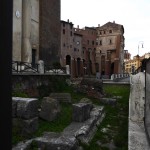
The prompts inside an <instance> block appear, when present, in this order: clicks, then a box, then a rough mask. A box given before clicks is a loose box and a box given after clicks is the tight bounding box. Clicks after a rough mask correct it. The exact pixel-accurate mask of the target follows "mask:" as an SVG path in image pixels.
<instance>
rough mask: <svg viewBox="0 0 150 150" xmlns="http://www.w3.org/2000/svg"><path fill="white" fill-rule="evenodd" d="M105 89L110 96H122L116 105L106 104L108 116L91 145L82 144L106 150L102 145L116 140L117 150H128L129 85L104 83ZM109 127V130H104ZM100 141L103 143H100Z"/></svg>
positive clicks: (91, 149)
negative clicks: (103, 130)
mask: <svg viewBox="0 0 150 150" xmlns="http://www.w3.org/2000/svg"><path fill="white" fill-rule="evenodd" d="M104 91H105V93H106V95H109V96H122V99H118V100H117V105H116V106H115V107H112V106H108V105H105V112H106V117H105V118H104V120H103V121H102V123H101V124H100V126H99V127H98V130H97V132H96V134H95V136H94V138H93V139H92V141H91V142H90V144H89V146H88V145H85V144H82V146H83V147H84V149H85V150H106V149H108V148H107V147H103V146H101V145H103V144H106V143H110V141H111V140H113V141H114V144H115V146H116V147H117V148H116V150H128V102H129V93H130V87H129V85H109V86H108V85H104ZM103 128H107V129H108V132H106V133H104V132H102V129H103ZM98 141H99V142H100V143H101V145H99V144H98Z"/></svg>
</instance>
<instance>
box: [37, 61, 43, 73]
mask: <svg viewBox="0 0 150 150" xmlns="http://www.w3.org/2000/svg"><path fill="white" fill-rule="evenodd" d="M38 71H39V73H41V74H43V73H44V61H43V60H39V61H38Z"/></svg>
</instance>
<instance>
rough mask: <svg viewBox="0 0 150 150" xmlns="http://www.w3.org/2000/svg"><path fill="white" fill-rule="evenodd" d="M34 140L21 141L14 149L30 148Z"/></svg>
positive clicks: (25, 149)
mask: <svg viewBox="0 0 150 150" xmlns="http://www.w3.org/2000/svg"><path fill="white" fill-rule="evenodd" d="M32 141H33V139H31V140H28V141H26V142H20V143H18V144H17V145H16V146H14V147H13V148H12V150H28V149H29V148H30V144H31V142H32Z"/></svg>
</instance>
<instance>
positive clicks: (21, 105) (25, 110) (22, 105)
mask: <svg viewBox="0 0 150 150" xmlns="http://www.w3.org/2000/svg"><path fill="white" fill-rule="evenodd" d="M12 101H16V102H17V117H19V118H24V119H30V118H33V117H37V116H38V100H37V99H36V98H21V97H13V98H12ZM13 107H14V108H15V102H14V106H13ZM14 108H13V110H15V109H14ZM14 114H15V113H14Z"/></svg>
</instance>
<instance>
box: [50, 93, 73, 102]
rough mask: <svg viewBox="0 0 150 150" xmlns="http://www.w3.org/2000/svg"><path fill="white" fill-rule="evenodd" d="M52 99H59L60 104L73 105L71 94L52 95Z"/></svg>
mask: <svg viewBox="0 0 150 150" xmlns="http://www.w3.org/2000/svg"><path fill="white" fill-rule="evenodd" d="M50 97H51V98H54V99H57V100H58V101H59V102H65V103H71V94H70V93H51V94H50Z"/></svg>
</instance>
